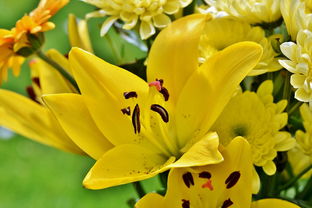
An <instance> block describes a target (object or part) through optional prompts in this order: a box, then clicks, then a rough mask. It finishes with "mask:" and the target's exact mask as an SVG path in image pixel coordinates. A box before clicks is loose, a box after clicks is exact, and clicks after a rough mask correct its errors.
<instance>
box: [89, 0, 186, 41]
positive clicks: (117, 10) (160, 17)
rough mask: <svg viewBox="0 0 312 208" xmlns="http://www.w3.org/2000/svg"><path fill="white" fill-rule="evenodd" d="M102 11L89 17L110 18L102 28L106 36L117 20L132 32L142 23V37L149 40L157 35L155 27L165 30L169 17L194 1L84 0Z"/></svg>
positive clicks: (102, 32) (102, 33)
mask: <svg viewBox="0 0 312 208" xmlns="http://www.w3.org/2000/svg"><path fill="white" fill-rule="evenodd" d="M83 1H84V2H87V3H89V4H92V5H95V6H96V7H98V8H99V9H100V10H99V11H96V12H93V13H90V14H88V15H87V17H102V16H108V18H107V19H106V21H105V22H104V23H103V25H102V28H101V35H102V36H103V35H105V34H106V33H107V31H108V30H109V28H110V27H111V26H112V24H113V23H114V22H115V21H117V20H122V21H123V22H124V25H123V28H124V29H126V30H130V29H132V28H134V27H135V26H136V25H137V24H138V23H140V36H141V38H142V39H147V38H149V37H150V36H152V35H153V34H155V27H157V28H164V27H166V26H167V25H168V24H169V23H170V22H171V20H170V18H169V17H168V15H172V14H175V13H177V12H178V11H179V10H180V9H181V8H184V7H186V6H188V5H189V4H190V3H191V2H192V0H83Z"/></svg>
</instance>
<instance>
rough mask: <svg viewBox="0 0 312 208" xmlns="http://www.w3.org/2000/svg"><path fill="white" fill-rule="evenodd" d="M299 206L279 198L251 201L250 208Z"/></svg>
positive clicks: (290, 207) (292, 207)
mask: <svg viewBox="0 0 312 208" xmlns="http://www.w3.org/2000/svg"><path fill="white" fill-rule="evenodd" d="M268 207H274V208H300V207H299V206H297V205H295V204H293V203H290V202H288V201H284V200H281V199H262V200H259V201H256V202H253V203H252V205H251V208H268Z"/></svg>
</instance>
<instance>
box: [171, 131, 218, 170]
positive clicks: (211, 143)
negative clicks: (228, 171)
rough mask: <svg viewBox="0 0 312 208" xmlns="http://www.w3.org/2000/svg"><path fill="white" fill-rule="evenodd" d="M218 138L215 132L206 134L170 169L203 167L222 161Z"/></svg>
mask: <svg viewBox="0 0 312 208" xmlns="http://www.w3.org/2000/svg"><path fill="white" fill-rule="evenodd" d="M218 146H219V137H218V135H217V133H216V132H212V133H208V134H207V135H205V136H204V138H202V139H201V140H200V141H198V142H197V143H195V144H194V145H192V146H191V148H190V149H189V150H188V151H187V152H185V153H184V154H183V155H182V157H181V158H180V159H179V160H177V161H176V162H175V163H173V164H171V165H170V167H171V168H178V167H179V168H181V167H193V166H203V165H210V164H217V163H220V162H222V161H223V157H222V155H221V153H220V152H219V151H218Z"/></svg>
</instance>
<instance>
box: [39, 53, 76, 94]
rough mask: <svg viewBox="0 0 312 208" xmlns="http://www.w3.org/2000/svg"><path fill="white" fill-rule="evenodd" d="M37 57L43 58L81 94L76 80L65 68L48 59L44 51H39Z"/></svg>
mask: <svg viewBox="0 0 312 208" xmlns="http://www.w3.org/2000/svg"><path fill="white" fill-rule="evenodd" d="M36 54H37V56H38V57H39V58H41V59H42V60H43V61H45V62H46V63H48V64H49V65H51V66H52V67H53V68H54V69H56V70H57V71H58V72H60V73H61V74H62V76H63V77H65V79H67V80H68V81H69V82H70V83H71V84H72V85H73V86H74V87H75V88H76V90H77V91H78V92H79V93H80V90H79V87H78V85H77V82H76V81H75V80H74V78H73V77H72V76H71V75H70V74H69V73H68V72H67V71H66V70H65V69H64V68H63V67H61V66H60V65H59V64H58V63H56V62H55V61H53V60H52V59H50V58H49V57H47V56H46V55H45V54H44V53H43V52H42V51H40V50H39V51H37V53H36Z"/></svg>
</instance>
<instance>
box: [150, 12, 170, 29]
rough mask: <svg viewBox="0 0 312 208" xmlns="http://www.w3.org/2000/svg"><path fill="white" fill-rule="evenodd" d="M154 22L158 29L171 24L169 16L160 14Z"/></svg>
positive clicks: (155, 17)
mask: <svg viewBox="0 0 312 208" xmlns="http://www.w3.org/2000/svg"><path fill="white" fill-rule="evenodd" d="M153 22H154V25H155V26H156V27H158V28H164V27H167V26H168V25H169V24H170V22H171V20H170V18H169V17H168V16H167V15H165V14H159V15H156V16H154V17H153Z"/></svg>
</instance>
